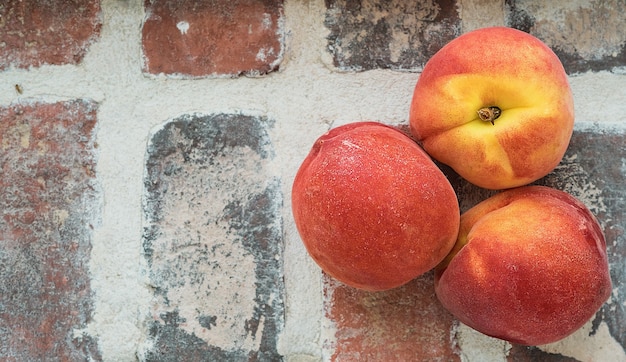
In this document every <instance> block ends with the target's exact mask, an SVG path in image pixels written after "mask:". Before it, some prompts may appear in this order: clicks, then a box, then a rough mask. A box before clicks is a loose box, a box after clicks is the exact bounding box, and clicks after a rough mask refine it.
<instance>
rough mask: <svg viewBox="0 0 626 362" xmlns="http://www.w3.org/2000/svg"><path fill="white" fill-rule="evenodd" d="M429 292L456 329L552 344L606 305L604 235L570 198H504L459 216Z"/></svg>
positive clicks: (546, 193)
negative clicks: (455, 323)
mask: <svg viewBox="0 0 626 362" xmlns="http://www.w3.org/2000/svg"><path fill="white" fill-rule="evenodd" d="M435 291H436V293H437V297H438V298H439V300H440V301H441V303H442V304H443V305H444V307H446V308H447V309H448V310H449V311H450V312H451V313H452V314H454V315H455V316H456V317H457V318H458V319H459V320H460V321H461V322H463V323H465V324H466V325H468V326H469V327H472V328H474V329H476V330H477V331H479V332H482V333H484V334H487V335H490V336H493V337H497V338H500V339H504V340H507V341H510V342H513V343H519V344H525V345H538V344H545V343H551V342H555V341H557V340H559V339H562V338H564V337H566V336H568V335H569V334H571V333H573V332H574V331H576V330H577V329H578V328H580V327H581V326H582V325H583V324H585V323H586V322H587V321H588V320H589V319H590V318H591V317H592V316H593V315H594V314H595V313H596V312H597V311H598V309H599V308H600V307H601V306H602V304H603V303H604V302H605V301H606V300H607V299H608V297H609V295H610V293H611V279H610V276H609V267H608V261H607V254H606V244H605V239H604V235H603V233H602V230H601V228H600V226H599V225H598V222H597V221H596V219H595V217H594V216H593V215H592V213H591V212H590V211H589V210H588V209H587V208H586V207H585V205H583V204H582V203H581V202H580V201H578V200H577V199H575V198H574V197H573V196H571V195H569V194H567V193H565V192H563V191H560V190H555V189H552V188H548V187H543V186H525V187H521V188H517V189H511V190H507V191H504V192H502V193H500V194H497V195H495V196H492V197H491V198H489V199H487V200H485V201H483V202H481V203H479V204H478V205H476V206H474V207H473V208H471V209H470V210H468V211H467V212H465V213H464V214H463V215H461V227H460V230H459V236H458V239H457V242H456V245H455V246H454V248H453V250H452V252H451V253H450V255H448V256H447V257H446V259H445V260H444V261H443V262H442V263H441V264H440V265H438V266H437V267H436V268H435Z"/></svg>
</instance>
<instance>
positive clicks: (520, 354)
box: [506, 345, 578, 362]
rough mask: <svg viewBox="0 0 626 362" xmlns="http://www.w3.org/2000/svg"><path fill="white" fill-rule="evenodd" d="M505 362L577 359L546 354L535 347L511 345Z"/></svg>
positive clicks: (564, 361)
mask: <svg viewBox="0 0 626 362" xmlns="http://www.w3.org/2000/svg"><path fill="white" fill-rule="evenodd" d="M506 360H507V362H535V361H541V362H578V360H577V359H575V358H571V357H566V356H563V355H561V354H556V353H547V352H544V351H542V350H540V349H539V348H537V347H527V346H520V345H513V346H512V347H511V349H510V350H509V354H508V356H507V358H506Z"/></svg>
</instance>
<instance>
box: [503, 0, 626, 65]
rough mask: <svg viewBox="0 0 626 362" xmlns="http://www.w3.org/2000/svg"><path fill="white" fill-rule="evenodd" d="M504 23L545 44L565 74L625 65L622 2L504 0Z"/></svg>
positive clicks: (625, 20)
mask: <svg viewBox="0 0 626 362" xmlns="http://www.w3.org/2000/svg"><path fill="white" fill-rule="evenodd" d="M505 3H506V14H507V15H506V23H507V25H508V26H511V27H514V28H517V29H520V30H523V31H526V32H529V33H531V34H533V35H535V36H536V37H538V38H539V39H541V40H543V41H544V42H546V44H548V45H549V46H550V47H551V48H552V49H553V50H554V52H555V53H556V54H557V55H558V56H559V58H560V59H561V62H563V66H564V67H565V70H566V71H567V72H568V73H569V74H575V73H580V72H585V71H590V70H591V71H600V70H608V71H613V70H615V69H621V71H623V70H624V69H626V33H625V32H624V29H626V3H625V2H624V1H622V0H608V1H589V2H584V1H583V2H569V3H567V4H565V3H564V4H562V5H561V6H554V3H553V2H546V1H541V0H505Z"/></svg>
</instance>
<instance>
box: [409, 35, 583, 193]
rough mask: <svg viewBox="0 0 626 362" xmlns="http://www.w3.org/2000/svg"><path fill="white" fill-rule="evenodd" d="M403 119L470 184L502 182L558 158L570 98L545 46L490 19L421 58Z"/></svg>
mask: <svg viewBox="0 0 626 362" xmlns="http://www.w3.org/2000/svg"><path fill="white" fill-rule="evenodd" d="M409 122H410V126H411V132H412V134H413V135H414V136H415V138H416V139H417V140H418V141H419V142H420V144H421V145H422V146H423V147H424V149H425V150H426V152H428V153H429V154H430V155H431V156H432V157H433V158H434V159H436V160H438V161H440V162H442V163H444V164H447V165H448V166H450V167H452V168H453V169H454V170H455V171H456V172H457V173H458V174H459V175H461V176H462V177H463V178H465V179H466V180H468V181H469V182H471V183H473V184H475V185H477V186H480V187H483V188H487V189H505V188H512V187H517V186H522V185H526V184H529V183H531V182H533V181H535V180H537V179H539V178H541V177H543V176H545V175H546V174H548V173H549V172H550V171H552V170H553V169H554V168H555V167H556V166H557V165H558V164H559V162H560V161H561V159H562V158H563V155H564V154H565V150H566V149H567V147H568V145H569V141H570V138H571V135H572V131H573V125H574V103H573V97H572V92H571V90H570V87H569V83H568V79H567V75H566V73H565V70H564V69H563V66H562V64H561V62H560V60H559V59H558V57H557V56H556V55H555V54H554V52H553V51H552V50H551V49H550V48H549V47H548V46H546V45H545V44H544V43H543V42H541V41H540V40H539V39H537V38H535V37H533V36H532V35H529V34H527V33H524V32H522V31H519V30H515V29H511V28H505V27H492V28H484V29H479V30H475V31H472V32H469V33H466V34H464V35H461V36H460V37H458V38H456V39H454V40H452V41H451V42H450V43H448V44H447V45H445V46H444V47H443V48H442V49H441V50H440V51H439V52H437V53H436V54H435V55H434V56H433V57H432V58H431V59H429V61H428V62H427V63H426V65H425V67H424V70H423V72H422V74H421V75H420V77H419V79H418V81H417V84H416V86H415V89H414V92H413V99H412V102H411V109H410V114H409Z"/></svg>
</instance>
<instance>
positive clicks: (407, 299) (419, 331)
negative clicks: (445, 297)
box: [324, 273, 460, 361]
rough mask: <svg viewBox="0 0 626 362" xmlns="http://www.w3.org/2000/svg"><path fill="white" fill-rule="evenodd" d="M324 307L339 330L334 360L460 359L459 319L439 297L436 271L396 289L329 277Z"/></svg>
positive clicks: (330, 347)
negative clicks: (371, 288)
mask: <svg viewBox="0 0 626 362" xmlns="http://www.w3.org/2000/svg"><path fill="white" fill-rule="evenodd" d="M324 309H325V313H326V317H327V318H328V319H329V321H330V322H331V324H332V328H334V329H335V330H336V332H335V334H334V336H332V338H330V339H329V340H328V341H325V342H324V348H325V349H326V350H327V353H326V354H328V355H330V356H331V361H459V360H460V358H459V356H458V355H457V354H455V347H454V346H453V345H452V342H451V336H452V334H453V332H452V330H453V325H454V319H453V317H452V315H450V314H449V313H448V312H447V311H445V310H444V308H443V307H442V306H441V304H440V303H439V301H438V300H437V298H436V296H435V288H434V285H433V275H432V273H427V274H425V275H423V276H422V277H420V278H417V279H416V280H414V281H412V282H410V283H408V284H406V285H404V286H402V287H400V288H396V289H392V290H389V291H384V292H365V291H361V290H358V289H355V288H351V287H348V286H346V285H344V284H341V283H339V282H337V281H335V280H334V279H332V278H331V277H328V276H325V277H324Z"/></svg>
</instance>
